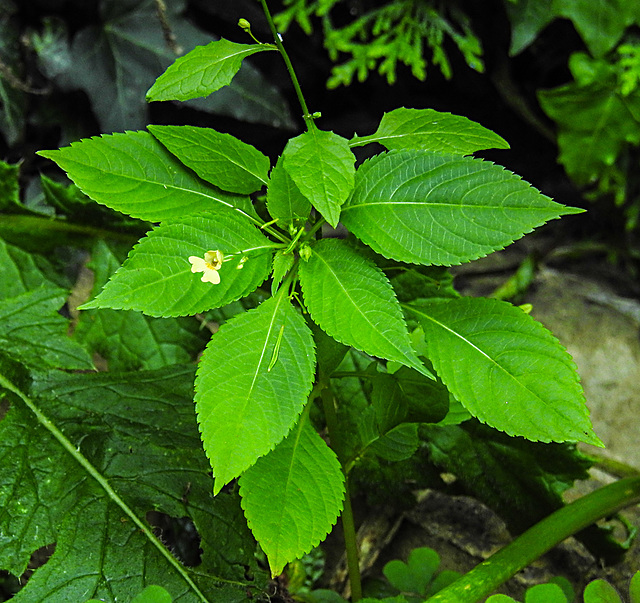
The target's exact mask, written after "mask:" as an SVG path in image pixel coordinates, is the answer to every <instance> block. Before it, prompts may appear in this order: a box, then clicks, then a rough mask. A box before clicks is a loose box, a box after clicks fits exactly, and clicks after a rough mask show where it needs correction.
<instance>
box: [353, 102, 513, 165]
mask: <svg viewBox="0 0 640 603" xmlns="http://www.w3.org/2000/svg"><path fill="white" fill-rule="evenodd" d="M370 142H378V143H380V144H381V145H382V146H384V147H386V148H387V149H389V150H392V149H407V150H408V149H416V150H418V149H422V150H425V151H434V152H436V153H452V154H456V155H468V154H470V153H473V152H474V151H480V150H482V149H508V148H509V144H508V143H507V141H506V140H504V139H503V138H502V137H501V136H498V135H497V134H495V133H494V132H492V131H491V130H487V129H486V128H483V127H482V126H481V125H480V124H477V123H476V122H474V121H471V120H470V119H467V118H466V117H463V116H461V115H452V114H451V113H441V112H440V111H435V110H434V109H406V108H405V107H400V108H399V109H394V110H393V111H390V112H389V113H385V114H384V115H383V116H382V120H381V121H380V125H379V126H378V129H377V130H376V132H375V133H374V134H371V135H369V136H354V137H353V138H352V139H351V140H350V141H349V145H350V146H351V147H359V146H362V145H365V144H368V143H370Z"/></svg>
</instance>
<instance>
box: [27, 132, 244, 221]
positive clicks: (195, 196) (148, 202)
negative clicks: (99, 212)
mask: <svg viewBox="0 0 640 603" xmlns="http://www.w3.org/2000/svg"><path fill="white" fill-rule="evenodd" d="M39 154H40V155H42V156H43V157H47V158H49V159H52V160H53V161H55V162H56V163H57V164H58V165H59V166H60V167H61V168H62V169H63V170H65V171H66V172H67V174H68V175H69V178H71V180H73V182H74V183H75V184H76V185H77V186H78V187H79V188H80V189H81V190H82V191H83V192H84V193H85V194H86V195H88V196H89V197H91V198H92V199H93V200H94V201H97V202H98V203H102V204H103V205H106V206H107V207H111V208H112V209H116V210H118V211H121V212H123V213H126V214H129V215H130V216H133V217H134V218H141V219H143V220H149V221H151V222H159V221H161V220H166V219H169V218H178V217H182V216H184V215H185V214H192V213H197V212H201V211H207V210H209V209H212V208H215V207H217V206H219V205H224V206H226V207H240V208H244V209H246V210H248V208H249V203H248V200H247V199H246V198H244V197H240V196H237V195H233V194H231V193H226V192H224V191H222V190H220V189H218V188H216V187H214V186H210V185H208V184H207V183H205V182H203V181H202V180H200V178H198V177H197V176H196V175H195V174H194V173H193V172H192V171H191V170H189V169H187V168H186V167H185V166H184V165H183V164H182V163H180V162H179V161H178V160H177V159H176V158H175V157H174V156H173V155H171V153H169V152H168V151H167V150H166V149H165V148H164V147H163V146H162V145H161V144H160V143H159V142H158V141H157V140H156V139H155V138H154V137H153V136H152V135H151V134H149V133H148V132H125V133H118V134H112V135H109V136H100V137H98V136H97V137H94V138H87V139H85V140H81V141H79V142H74V143H71V145H70V146H68V147H64V148H62V149H58V150H55V151H40V152H39Z"/></svg>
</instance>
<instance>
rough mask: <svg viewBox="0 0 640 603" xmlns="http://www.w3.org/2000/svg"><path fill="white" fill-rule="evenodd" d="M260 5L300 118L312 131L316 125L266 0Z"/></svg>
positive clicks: (261, 0) (262, 0) (261, 1)
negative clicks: (282, 63) (296, 99)
mask: <svg viewBox="0 0 640 603" xmlns="http://www.w3.org/2000/svg"><path fill="white" fill-rule="evenodd" d="M260 3H261V4H262V10H263V11H264V15H265V17H266V18H267V22H268V23H269V27H270V28H271V35H273V40H274V42H275V43H276V46H277V47H278V50H279V51H280V55H281V56H282V58H283V60H284V64H285V65H286V66H287V71H288V72H289V77H290V78H291V81H292V82H293V87H294V89H295V91H296V95H297V96H298V102H299V103H300V107H301V108H302V118H303V119H304V121H305V124H306V125H307V130H313V129H314V128H315V127H316V125H315V123H313V117H312V116H311V114H310V113H309V108H308V107H307V102H306V101H305V99H304V95H303V94H302V88H300V82H299V81H298V77H297V76H296V72H295V71H294V69H293V65H292V64H291V60H290V59H289V55H288V54H287V51H286V50H285V49H284V46H283V45H282V40H281V39H280V34H278V31H277V30H276V25H275V23H274V22H273V17H272V16H271V12H270V11H269V7H268V6H267V0H260Z"/></svg>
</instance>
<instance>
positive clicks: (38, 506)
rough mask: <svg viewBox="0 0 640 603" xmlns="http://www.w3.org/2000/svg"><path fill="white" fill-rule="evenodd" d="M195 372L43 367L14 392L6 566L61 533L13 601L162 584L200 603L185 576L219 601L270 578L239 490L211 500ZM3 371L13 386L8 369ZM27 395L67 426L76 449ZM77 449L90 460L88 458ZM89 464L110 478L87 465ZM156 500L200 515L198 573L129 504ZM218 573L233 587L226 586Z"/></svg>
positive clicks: (101, 595)
mask: <svg viewBox="0 0 640 603" xmlns="http://www.w3.org/2000/svg"><path fill="white" fill-rule="evenodd" d="M193 372H194V371H193V367H192V366H187V367H172V368H164V369H162V370H161V371H153V372H145V371H137V372H134V373H128V374H127V373H124V374H123V373H121V374H118V375H110V374H105V373H102V374H76V375H65V374H61V373H59V372H55V373H49V374H42V373H41V374H40V375H39V376H38V378H37V379H36V380H35V382H34V385H33V390H32V392H33V394H32V396H31V397H30V398H29V397H27V396H26V395H25V394H23V393H21V394H19V396H20V397H22V400H19V399H18V396H16V397H15V398H14V399H12V404H11V407H10V409H9V412H8V414H7V415H6V416H5V417H4V418H3V420H2V421H0V458H2V463H1V464H0V473H1V479H0V504H1V505H2V509H3V513H2V514H0V533H1V534H3V538H2V539H1V541H0V568H2V569H7V570H9V571H10V572H11V573H13V574H14V575H16V576H20V575H21V574H22V572H23V571H24V569H25V568H26V566H27V563H28V561H29V558H30V556H31V555H32V553H33V552H34V551H36V550H37V549H38V548H39V547H41V546H43V545H47V544H52V543H54V544H55V552H54V554H53V556H52V557H51V558H50V559H49V560H48V561H47V562H46V563H45V564H44V565H43V566H41V567H39V568H38V569H36V570H35V572H34V573H33V576H32V577H31V578H30V580H29V582H28V584H27V585H26V586H24V588H23V589H22V590H21V591H20V592H19V593H18V594H17V595H16V597H15V600H16V601H17V602H24V603H29V602H32V601H56V600H57V601H85V600H86V599H87V598H91V597H93V598H96V599H99V600H102V601H109V602H111V603H115V602H116V601H131V600H132V599H133V597H134V596H135V595H137V594H139V593H140V591H141V590H142V589H143V588H145V587H146V586H148V585H150V584H162V585H163V587H164V588H165V589H166V590H167V591H168V592H169V593H170V594H171V595H172V596H173V598H174V599H175V600H180V601H185V602H187V603H196V602H198V603H200V602H201V601H202V600H203V598H202V597H201V596H198V594H197V593H196V591H195V590H194V589H193V588H192V586H190V585H189V584H188V582H187V581H186V580H185V577H186V578H188V579H190V580H191V581H192V584H195V585H196V586H197V587H198V588H199V589H200V591H201V592H202V593H203V594H204V596H206V597H207V598H208V600H211V601H216V602H217V601H220V602H226V603H231V602H233V603H241V602H243V601H245V600H246V597H247V594H246V590H245V588H247V587H248V588H256V589H257V591H258V592H257V593H256V594H257V595H259V594H260V591H261V589H262V588H263V587H264V585H265V580H264V578H265V577H264V574H263V573H262V572H261V571H260V570H259V569H258V567H257V564H256V562H255V559H254V545H253V543H252V538H251V535H250V533H249V532H248V530H247V527H246V523H245V521H244V518H243V517H242V512H241V509H240V506H239V500H238V497H237V495H234V494H225V495H223V496H220V497H218V498H217V499H216V500H211V487H212V482H211V476H210V474H209V473H208V463H207V460H206V457H205V456H204V454H203V452H202V447H201V442H200V438H199V436H198V432H197V428H196V423H195V421H194V416H193V406H192V404H191V396H192V387H193ZM0 382H1V385H0V386H4V387H7V386H10V387H11V384H9V383H8V382H7V381H6V380H5V379H4V377H3V375H0ZM18 391H19V390H16V389H15V388H14V389H13V392H14V393H16V392H18ZM27 402H28V403H29V404H31V405H32V406H33V408H35V409H40V411H41V412H42V411H44V412H45V414H46V415H47V417H48V419H49V421H50V422H51V423H49V424H47V425H53V426H56V427H57V428H58V429H60V430H62V431H63V434H64V435H63V436H62V437H64V438H67V444H68V448H64V447H63V446H62V443H61V441H60V440H59V439H57V438H56V437H54V434H52V433H51V432H50V431H48V430H47V428H46V427H45V424H43V423H41V422H40V421H39V420H38V419H37V418H36V416H35V415H34V414H33V413H32V412H31V410H29V409H28V408H27V406H26V405H25V403H27ZM69 450H74V451H75V453H77V454H79V455H81V456H82V457H83V458H84V459H85V461H86V462H88V463H89V464H88V465H85V466H82V465H81V464H80V463H79V462H78V460H76V459H75V458H73V457H72V456H71V454H70V452H69ZM90 466H93V469H94V470H95V471H96V473H95V476H97V477H100V478H102V480H103V482H102V483H99V482H98V481H97V480H96V479H94V477H92V475H91V474H90V473H88V468H89V467H90ZM39 476H45V477H46V479H41V478H40V477H39ZM105 484H107V485H108V486H109V487H111V488H112V489H113V492H115V494H116V496H117V497H119V498H118V500H116V499H115V498H113V497H111V496H110V495H109V494H108V492H107V490H106V489H105ZM151 509H154V510H156V511H158V512H160V513H166V514H167V515H169V516H170V517H174V518H180V517H183V518H186V519H188V520H190V521H192V522H193V527H195V530H196V531H197V533H198V534H199V535H200V537H201V538H202V540H201V541H200V543H199V545H200V548H201V549H202V558H201V560H199V559H196V560H195V562H194V563H195V564H196V567H195V572H193V573H192V571H191V570H189V569H185V568H184V567H183V566H182V567H181V570H180V571H178V567H180V566H179V564H176V565H172V564H171V563H170V562H169V559H170V558H171V556H170V554H168V551H165V552H166V553H167V555H164V554H162V553H161V551H160V549H159V548H158V547H157V546H156V544H158V545H159V543H156V544H154V541H153V540H152V539H151V538H150V535H149V534H148V533H144V532H143V531H141V529H140V527H139V525H136V524H135V523H134V522H133V521H132V517H131V515H129V513H131V514H132V515H133V516H136V517H138V518H140V519H142V520H143V521H144V518H145V516H147V513H148V512H149V511H150V510H151ZM160 547H161V548H162V546H161V545H160ZM245 571H250V572H251V573H252V574H253V576H254V578H253V580H252V581H251V582H247V581H246V579H245V577H244V576H245ZM215 577H218V578H221V579H223V580H227V581H232V582H233V584H234V585H235V586H232V585H231V584H227V585H225V586H221V585H220V583H219V582H217V581H215ZM212 578H213V579H214V580H212Z"/></svg>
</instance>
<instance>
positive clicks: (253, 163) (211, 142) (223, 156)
mask: <svg viewBox="0 0 640 603" xmlns="http://www.w3.org/2000/svg"><path fill="white" fill-rule="evenodd" d="M147 129H148V130H149V131H150V132H151V133H152V134H153V135H154V136H155V137H156V138H157V139H158V140H159V141H160V142H161V143H162V144H163V145H164V146H165V147H167V149H169V151H171V153H173V154H174V155H175V156H176V157H177V158H178V159H179V160H180V161H182V163H184V164H185V165H186V166H187V167H190V168H191V169H192V170H193V171H194V172H195V173H196V174H198V176H200V178H202V179H204V180H206V181H207V182H210V183H211V184H213V185H215V186H217V187H219V188H221V189H222V190H225V191H231V192H233V193H242V194H247V195H248V194H249V193H253V192H255V191H257V190H259V189H260V188H262V186H263V185H265V184H267V174H268V173H269V158H268V157H267V156H265V155H263V154H262V153H261V152H260V151H258V149H256V148H255V147H252V146H251V145H250V144H247V143H246V142H242V141H241V140H238V139H237V138H236V137H235V136H231V134H224V133H223V132H216V131H215V130H213V129H211V128H196V127H194V126H147Z"/></svg>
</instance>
